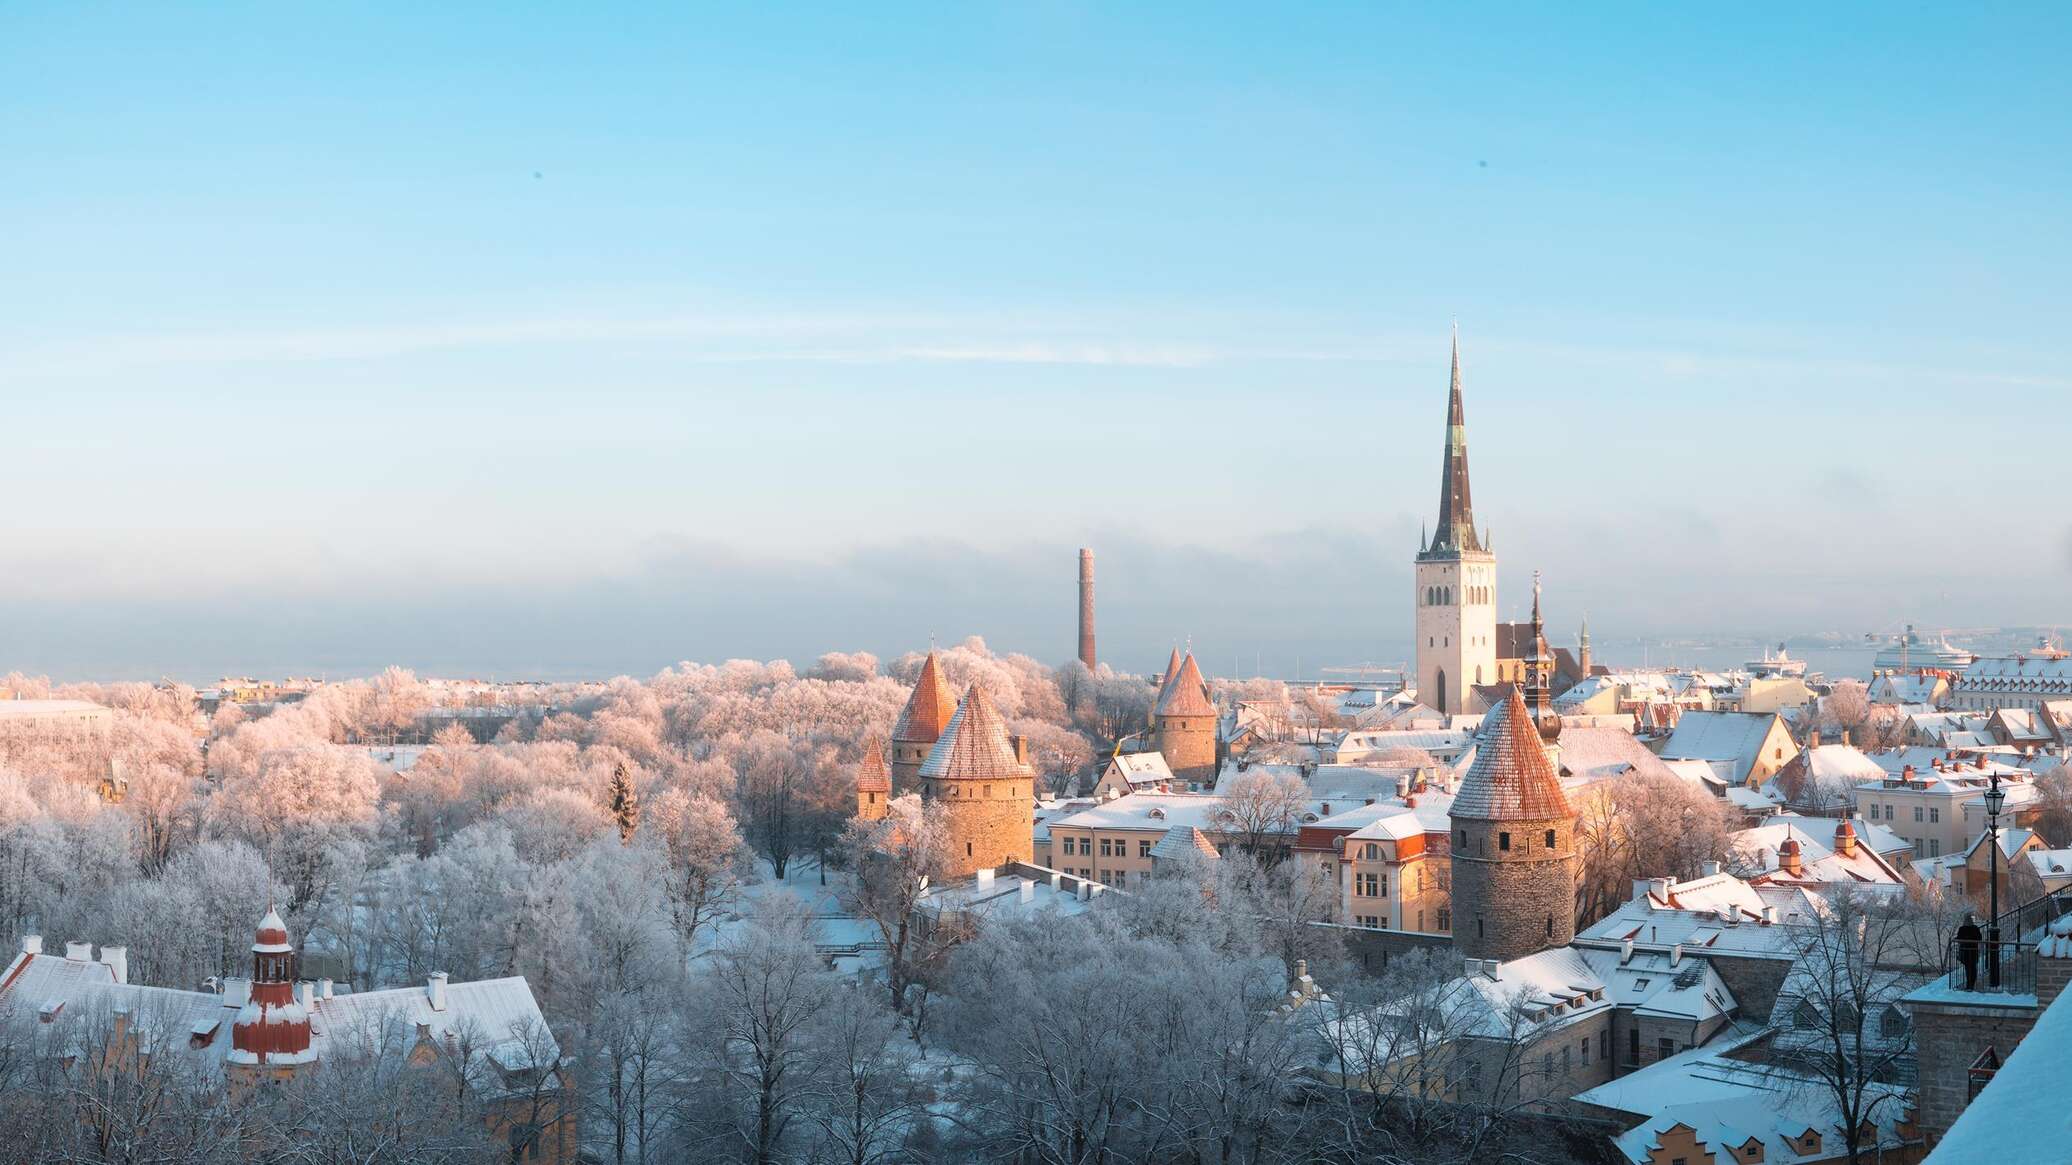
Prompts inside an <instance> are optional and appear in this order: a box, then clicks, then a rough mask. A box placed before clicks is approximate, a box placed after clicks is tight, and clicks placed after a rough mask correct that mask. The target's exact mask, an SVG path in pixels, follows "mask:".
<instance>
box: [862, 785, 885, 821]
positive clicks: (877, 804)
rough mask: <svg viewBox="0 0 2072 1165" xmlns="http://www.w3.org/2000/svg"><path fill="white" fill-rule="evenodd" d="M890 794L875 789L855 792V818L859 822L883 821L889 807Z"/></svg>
mask: <svg viewBox="0 0 2072 1165" xmlns="http://www.w3.org/2000/svg"><path fill="white" fill-rule="evenodd" d="M890 796H891V795H890V794H888V793H882V792H879V791H878V790H876V789H859V790H857V792H856V817H857V820H859V821H883V820H884V819H885V814H886V813H887V812H888V811H889V809H890V806H889V805H888V804H887V802H888V800H889V799H890Z"/></svg>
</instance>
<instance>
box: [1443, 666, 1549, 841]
mask: <svg viewBox="0 0 2072 1165" xmlns="http://www.w3.org/2000/svg"><path fill="white" fill-rule="evenodd" d="M1452 815H1453V816H1455V817H1467V818H1472V819H1475V820H1478V821H1553V820H1556V819H1565V818H1571V817H1574V816H1575V810H1574V809H1572V808H1570V807H1569V804H1568V798H1567V797H1565V796H1563V795H1562V792H1561V777H1560V775H1559V774H1558V773H1556V772H1555V771H1554V761H1553V759H1552V758H1550V757H1548V755H1547V749H1546V746H1545V745H1543V744H1541V743H1540V730H1539V728H1538V727H1537V726H1536V725H1534V724H1533V722H1532V713H1531V712H1529V711H1527V710H1526V707H1525V699H1524V697H1522V696H1520V695H1519V694H1518V688H1517V686H1516V685H1507V687H1506V690H1505V692H1504V698H1503V700H1502V701H1501V702H1500V703H1498V704H1497V706H1496V707H1494V708H1491V709H1490V710H1489V715H1488V716H1486V717H1484V718H1483V721H1482V743H1481V745H1480V746H1479V747H1478V748H1477V749H1476V751H1475V763H1474V765H1473V766H1471V767H1470V768H1469V769H1468V775H1467V776H1466V777H1465V778H1463V779H1462V780H1461V783H1460V792H1459V793H1457V794H1455V795H1454V798H1453V807H1452Z"/></svg>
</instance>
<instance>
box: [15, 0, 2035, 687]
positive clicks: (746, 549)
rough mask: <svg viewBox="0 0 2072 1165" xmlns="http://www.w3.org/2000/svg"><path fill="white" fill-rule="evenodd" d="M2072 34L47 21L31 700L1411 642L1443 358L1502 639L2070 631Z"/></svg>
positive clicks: (94, 8) (1019, 13)
mask: <svg viewBox="0 0 2072 1165" xmlns="http://www.w3.org/2000/svg"><path fill="white" fill-rule="evenodd" d="M2068 34H2072V10H2068V9H2066V8H2064V7H2062V6H2053V5H2043V4H2038V5H2013V4H2010V5H1996V6H1992V7H1991V8H1990V9H1989V10H1976V11H1974V10H1958V9H1950V8H1934V7H1928V6H1914V5H1862V6H1851V5H1841V4H1836V5H1820V6H1787V5H1760V4H1758V5H1741V6H1734V7H1732V8H1730V9H1719V10H1712V11H1695V10H1691V9H1689V8H1688V7H1687V6H1649V5H1606V6H1599V7H1595V8H1592V9H1589V10H1578V9H1575V8H1572V7H1568V6H1550V5H1536V4H1535V5H1517V6H1508V5H1453V6H1443V7H1442V6H1437V5H1432V6H1395V5H1352V4H1345V5H1307V4H1277V5H1267V6H1261V5H1242V6H1241V5H1213V4H1211V5H1199V4H1187V5H1180V4H1171V5H1157V4H1138V5H1127V6H1123V5H1096V4H1073V3H1017V4H994V3H968V4H958V5H941V6H911V5H902V4H880V5H826V6H817V5H805V4H800V5H756V6H747V5H744V6H739V7H733V6H727V7H721V6H703V5H700V6H688V5H660V4H657V5H645V6H644V5H614V6H591V5H525V4H498V5H490V4H475V3H461V2H453V3H445V4H438V5H426V4H363V5H351V6H320V5H304V4H278V3H271V4H252V5H239V4H200V5H154V4H133V5H124V4H99V5H80V4H67V3H55V2H53V3H38V2H31V0H16V2H13V3H8V4H4V5H0V471H4V472H5V474H6V476H7V479H8V482H9V485H10V488H9V490H8V498H7V501H6V502H5V504H4V505H0V672H4V671H5V670H8V669H10V668H19V669H21V670H24V671H29V672H32V673H33V672H43V673H49V674H52V675H56V676H60V677H65V678H88V677H114V676H125V677H146V678H148V677H152V676H157V675H161V674H165V675H175V676H180V677H183V678H189V679H205V678H213V677H214V676H215V675H218V674H223V673H245V672H250V673H254V674H276V673H281V672H296V673H301V672H322V673H330V674H339V673H363V672H366V671H369V670H372V669H374V668H378V667H380V666H382V665H383V664H386V663H390V662H395V663H401V664H405V665H407V666H413V667H417V668H419V669H421V670H426V671H432V672H438V673H441V674H455V673H464V674H478V675H479V674H503V675H536V676H557V677H561V676H582V675H600V674H601V675H609V674H617V673H626V674H633V675H646V674H651V673H653V672H654V671H657V670H659V669H661V668H663V667H666V666H669V665H671V664H673V663H675V662H676V661H679V660H685V659H690V660H707V661H713V660H720V659H724V658H729V657H753V658H774V657H788V658H792V659H795V660H801V661H803V660H809V659H811V658H812V657H813V656H815V655H817V654H818V653H820V652H822V651H829V650H870V651H874V652H877V653H879V654H881V655H886V656H890V655H896V654H898V653H901V652H904V651H907V650H912V649H915V648H917V647H921V646H925V644H926V643H927V642H928V640H929V639H930V637H931V636H932V637H934V638H936V639H938V640H941V641H954V640H958V639H962V638H964V637H965V636H968V635H981V636H983V637H985V638H986V639H987V641H988V642H989V643H991V644H992V645H993V646H994V647H996V648H1000V649H1007V650H1017V651H1026V652H1028V653H1030V654H1032V655H1035V656H1037V657H1038V658H1040V659H1044V660H1046V661H1061V660H1063V659H1066V658H1068V657H1069V656H1070V655H1071V654H1072V652H1073V649H1074V639H1073V635H1074V629H1073V615H1074V593H1073V576H1074V571H1075V569H1076V561H1075V557H1076V554H1075V552H1076V549H1077V548H1078V547H1080V546H1091V547H1093V548H1094V550H1095V551H1096V554H1097V570H1098V575H1099V580H1100V581H1099V595H1100V600H1101V606H1100V632H1101V640H1102V647H1103V655H1104V657H1106V658H1108V659H1109V660H1111V661H1113V662H1114V663H1115V664H1116V665H1117V666H1118V667H1122V668H1124V669H1127V670H1149V669H1152V668H1154V667H1156V666H1157V665H1159V664H1161V663H1162V662H1163V659H1164V655H1165V653H1166V651H1167V649H1168V647H1169V646H1170V645H1171V644H1172V643H1174V642H1175V641H1189V642H1192V643H1193V644H1194V645H1195V646H1196V647H1197V648H1199V649H1200V651H1201V653H1202V657H1203V659H1204V660H1205V661H1207V662H1208V663H1209V665H1210V669H1211V670H1212V671H1216V672H1226V671H1227V670H1229V669H1231V668H1235V669H1238V670H1243V671H1247V672H1249V671H1251V670H1254V668H1257V669H1260V670H1264V671H1266V672H1268V673H1273V674H1289V673H1291V672H1293V671H1294V670H1295V669H1296V667H1297V666H1298V665H1299V666H1301V667H1302V668H1303V669H1304V670H1305V671H1308V672H1313V671H1314V670H1315V669H1316V668H1317V667H1319V666H1322V665H1324V664H1348V663H1354V662H1363V661H1374V662H1386V663H1398V662H1401V661H1402V660H1403V658H1404V657H1405V656H1406V655H1407V653H1408V640H1409V625H1410V619H1411V609H1410V597H1411V581H1410V560H1411V558H1412V556H1413V555H1414V554H1415V552H1416V549H1417V539H1418V531H1419V526H1420V523H1422V522H1428V521H1430V520H1431V519H1432V517H1433V516H1434V514H1435V513H1436V509H1437V501H1438V497H1437V495H1438V476H1439V455H1440V449H1441V442H1442V439H1443V428H1442V426H1443V422H1444V407H1445V400H1444V394H1445V389H1446V373H1447V344H1448V335H1449V331H1450V329H1451V328H1452V327H1453V326H1454V324H1455V323H1456V322H1457V323H1458V325H1459V329H1460V336H1461V344H1462V350H1463V363H1464V367H1465V377H1466V389H1467V412H1468V438H1469V448H1470V454H1471V459H1472V464H1473V468H1474V488H1475V502H1476V509H1477V517H1478V519H1479V520H1480V521H1481V522H1482V523H1484V524H1485V525H1487V526H1488V527H1489V528H1490V531H1491V536H1492V540H1493V542H1494V545H1495V549H1496V551H1497V553H1498V556H1499V559H1500V564H1501V565H1500V570H1501V574H1500V591H1499V609H1500V614H1501V615H1504V616H1512V615H1520V616H1522V614H1523V613H1524V610H1525V608H1526V606H1527V605H1528V604H1529V602H1530V579H1531V573H1532V571H1534V570H1535V569H1537V570H1540V571H1543V572H1544V575H1545V578H1546V587H1547V607H1548V611H1549V615H1550V619H1551V620H1552V621H1553V622H1554V624H1555V625H1556V627H1557V628H1567V627H1569V626H1571V625H1572V624H1573V623H1574V622H1577V621H1580V619H1581V618H1582V617H1583V616H1584V615H1585V614H1587V616H1588V617H1589V619H1590V623H1591V627H1592V631H1593V633H1594V636H1595V639H1596V642H1597V645H1598V654H1599V656H1600V657H1604V656H1607V655H1610V656H1612V657H1613V658H1615V659H1619V660H1623V659H1624V658H1625V657H1626V656H1627V655H1631V654H1636V653H1638V652H1639V651H1640V650H1641V647H1640V645H1641V644H1642V643H1643V642H1644V641H1647V640H1649V639H1650V638H1652V639H1655V640H1660V639H1662V638H1665V637H1677V636H1693V635H1710V634H1742V635H1752V636H1759V637H1764V638H1778V637H1784V636H1789V635H1802V634H1811V633H1816V632H1823V631H1827V632H1840V633H1846V634H1849V635H1855V636H1859V637H1860V636H1861V635H1864V634H1881V633H1890V632H1891V631H1893V630H1896V629H1897V627H1898V626H1899V625H1900V624H1901V623H1903V622H1907V621H1912V622H1917V623H1920V624H1922V625H1924V626H1954V627H1975V626H1984V625H2015V624H2019V625H2031V624H2038V625H2053V624H2062V623H2066V622H2072V616H2068V614H2067V612H2066V598H2067V595H2068V593H2072V587H2068V582H2072V517H2068V516H2067V512H2066V508H2065V506H2064V499H2065V497H2066V496H2067V493H2068V488H2072V469H2068V468H2067V460H2066V456H2065V454H2066V444H2067V439H2068V437H2072V409H2068V408H2067V403H2068V401H2072V360H2068V356H2072V332H2068V330H2067V329H2066V328H2065V327H2064V321H2065V320H2066V319H2067V318H2068V315H2072V291H2068V289H2067V283H2066V280H2065V278H2064V272H2065V271H2066V270H2067V269H2068V268H2072V233H2068V229H2067V222H2068V221H2072V218H2068V213H2067V212H2068V210H2072V207H2068V204H2067V201H2068V195H2067V191H2068V190H2072V120H2068V119H2067V118H2066V117H2065V110H2066V109H2068V108H2072V70H2066V69H2065V68H2063V61H2062V46H2063V45H2064V44H2065V43H2066V41H2067V37H2068ZM1565 634H1566V633H1565V632H1564V635H1565ZM1218 661H1229V662H1228V663H1227V664H1226V663H1219V662H1218ZM1636 662H1637V661H1636Z"/></svg>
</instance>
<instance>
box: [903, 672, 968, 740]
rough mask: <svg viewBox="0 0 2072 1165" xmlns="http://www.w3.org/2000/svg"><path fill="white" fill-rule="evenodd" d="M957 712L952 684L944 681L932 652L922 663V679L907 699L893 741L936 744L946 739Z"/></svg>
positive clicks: (916, 682) (916, 681)
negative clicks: (951, 721)
mask: <svg viewBox="0 0 2072 1165" xmlns="http://www.w3.org/2000/svg"><path fill="white" fill-rule="evenodd" d="M956 710H957V704H956V701H955V700H953V699H951V698H950V688H949V685H948V684H946V683H944V682H943V678H942V667H941V665H939V664H938V663H937V662H936V659H935V652H933V651H930V652H929V653H928V659H927V660H926V661H925V662H923V663H922V664H921V678H919V679H917V680H915V681H914V694H913V695H912V696H909V697H908V698H907V703H906V708H905V709H903V710H902V711H901V712H900V714H899V723H898V724H897V725H895V726H894V727H893V729H892V739H894V740H904V741H908V742H910V743H919V744H934V743H935V742H936V741H937V740H940V739H942V734H943V731H944V729H946V728H948V727H949V724H950V716H951V715H952V714H953V713H955V712H956Z"/></svg>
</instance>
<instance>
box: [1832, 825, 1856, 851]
mask: <svg viewBox="0 0 2072 1165" xmlns="http://www.w3.org/2000/svg"><path fill="white" fill-rule="evenodd" d="M1835 852H1836V853H1838V854H1841V855H1842V856H1843V857H1845V858H1853V857H1855V856H1856V827H1855V826H1853V825H1851V824H1849V820H1848V819H1847V818H1843V819H1842V820H1840V821H1837V822H1835Z"/></svg>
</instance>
